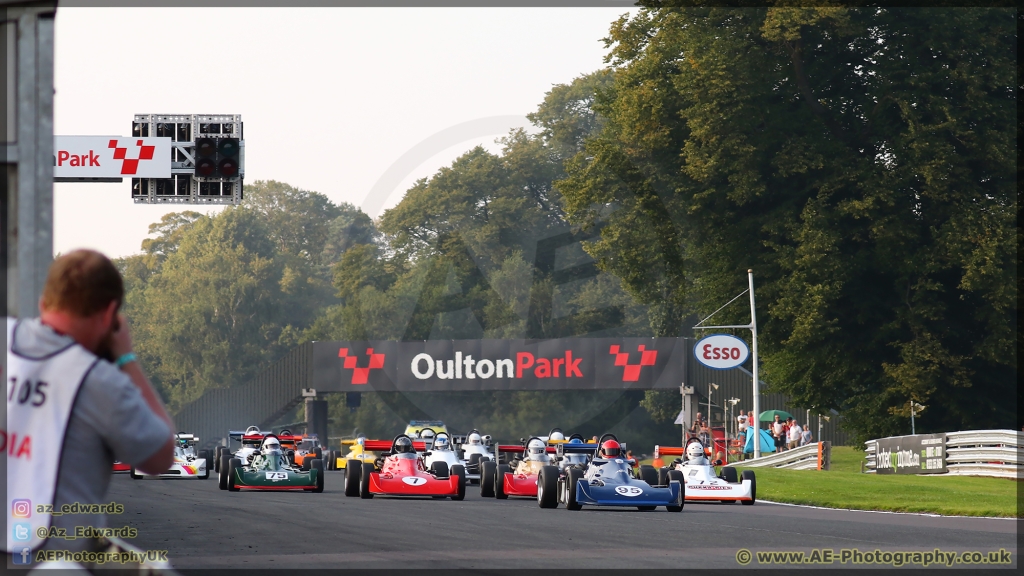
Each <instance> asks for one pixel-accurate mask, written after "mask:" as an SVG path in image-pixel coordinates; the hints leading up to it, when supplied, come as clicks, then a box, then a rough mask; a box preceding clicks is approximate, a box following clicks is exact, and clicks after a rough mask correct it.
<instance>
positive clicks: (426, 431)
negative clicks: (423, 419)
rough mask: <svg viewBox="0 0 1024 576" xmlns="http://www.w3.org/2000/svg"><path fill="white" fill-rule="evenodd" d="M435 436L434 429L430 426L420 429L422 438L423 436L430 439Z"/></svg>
mask: <svg viewBox="0 0 1024 576" xmlns="http://www.w3.org/2000/svg"><path fill="white" fill-rule="evenodd" d="M433 437H434V431H433V430H431V429H430V428H424V429H423V430H420V438H423V439H424V440H429V439H430V438H433Z"/></svg>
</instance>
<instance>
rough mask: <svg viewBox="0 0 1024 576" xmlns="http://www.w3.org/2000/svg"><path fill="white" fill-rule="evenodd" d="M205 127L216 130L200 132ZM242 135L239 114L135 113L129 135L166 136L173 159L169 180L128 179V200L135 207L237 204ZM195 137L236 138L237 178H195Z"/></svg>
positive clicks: (241, 175)
mask: <svg viewBox="0 0 1024 576" xmlns="http://www.w3.org/2000/svg"><path fill="white" fill-rule="evenodd" d="M206 126H217V130H216V131H214V132H210V131H206V130H204V129H203V128H204V127H206ZM225 127H227V129H225ZM243 132H244V131H243V125H242V116H241V114H136V115H135V117H134V119H133V121H132V136H156V137H169V138H171V139H172V144H171V153H172V154H173V155H174V156H173V157H172V159H171V178H170V179H167V180H164V179H154V178H133V179H132V200H133V201H134V202H135V203H136V204H238V203H240V202H241V201H242V186H243V180H244V179H245V140H244V138H243V137H244V133H243ZM199 137H204V138H206V137H209V138H223V137H232V138H238V140H239V150H238V178H236V179H231V180H224V179H222V178H203V177H199V176H196V175H195V168H196V164H195V156H196V153H195V148H196V139H197V138H199ZM213 188H216V193H214V190H213Z"/></svg>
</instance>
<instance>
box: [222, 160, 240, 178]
mask: <svg viewBox="0 0 1024 576" xmlns="http://www.w3.org/2000/svg"><path fill="white" fill-rule="evenodd" d="M217 172H218V173H219V174H220V176H221V177H223V178H233V177H235V176H237V175H238V162H236V161H235V160H234V159H232V158H225V159H223V160H221V161H220V164H218V165H217Z"/></svg>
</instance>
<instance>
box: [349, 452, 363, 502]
mask: <svg viewBox="0 0 1024 576" xmlns="http://www.w3.org/2000/svg"><path fill="white" fill-rule="evenodd" d="M362 471H363V463H362V462H360V461H359V460H349V461H348V462H346V463H345V496H359V477H360V476H361V474H360V472H362Z"/></svg>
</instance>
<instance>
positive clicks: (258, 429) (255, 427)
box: [245, 426, 260, 436]
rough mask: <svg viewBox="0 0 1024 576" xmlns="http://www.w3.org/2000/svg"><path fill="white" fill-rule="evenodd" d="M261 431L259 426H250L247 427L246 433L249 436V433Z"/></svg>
mask: <svg viewBox="0 0 1024 576" xmlns="http://www.w3.org/2000/svg"><path fill="white" fill-rule="evenodd" d="M259 433H260V427H259V426H249V427H248V428H246V429H245V435H246V436H248V435H249V434H259Z"/></svg>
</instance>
